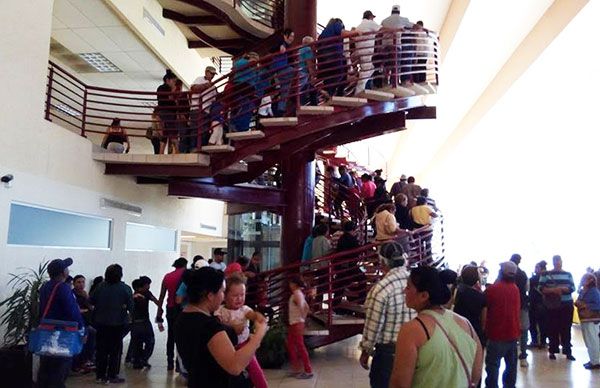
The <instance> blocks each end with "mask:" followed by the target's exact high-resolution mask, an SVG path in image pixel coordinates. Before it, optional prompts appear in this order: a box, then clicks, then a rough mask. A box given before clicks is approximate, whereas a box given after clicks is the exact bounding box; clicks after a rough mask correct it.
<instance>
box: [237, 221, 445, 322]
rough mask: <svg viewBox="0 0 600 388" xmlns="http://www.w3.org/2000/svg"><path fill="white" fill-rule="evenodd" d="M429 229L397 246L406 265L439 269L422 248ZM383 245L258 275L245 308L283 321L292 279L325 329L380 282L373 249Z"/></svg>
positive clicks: (405, 237)
mask: <svg viewBox="0 0 600 388" xmlns="http://www.w3.org/2000/svg"><path fill="white" fill-rule="evenodd" d="M433 234H434V229H433V228H431V227H429V226H426V227H423V228H419V229H416V230H413V231H406V232H403V233H401V234H400V235H399V236H398V240H399V241H400V242H401V243H402V244H403V245H404V246H405V247H406V248H407V249H408V259H407V260H408V265H409V266H413V267H414V266H418V265H435V266H438V267H439V266H442V265H443V264H444V262H443V257H438V256H435V253H433V252H432V250H431V249H428V248H427V247H428V246H429V245H430V243H429V241H430V240H431V239H432V237H433ZM382 243H383V242H377V243H371V244H365V245H363V246H361V247H359V248H356V249H353V250H349V251H344V252H339V253H333V254H330V255H327V256H323V257H320V258H316V259H313V260H309V261H304V262H297V263H294V264H290V265H287V266H284V267H280V268H277V269H273V270H270V271H266V272H262V273H260V274H259V275H258V277H257V278H254V279H252V280H250V282H249V287H248V293H247V298H246V300H247V303H248V304H249V305H254V306H257V307H258V308H260V309H262V310H268V311H269V315H270V317H271V318H272V319H282V320H285V319H287V318H286V317H285V312H286V311H287V303H288V300H289V296H290V291H289V288H288V280H289V279H290V278H291V277H292V276H295V275H297V274H300V275H302V277H303V278H304V280H305V281H306V282H307V286H308V287H307V292H306V293H307V296H308V297H309V298H308V302H309V305H310V306H311V312H312V314H313V316H315V317H316V318H317V319H319V320H321V321H322V322H323V323H325V324H326V325H328V326H330V325H331V324H332V320H333V314H334V311H333V310H334V309H337V308H348V306H361V305H362V304H363V303H364V299H365V297H366V294H367V292H368V290H369V289H370V288H371V286H372V285H373V284H374V283H375V282H377V281H378V280H379V279H380V278H381V277H382V276H383V270H382V263H381V262H380V260H379V255H378V253H377V247H378V246H379V245H381V244H382Z"/></svg>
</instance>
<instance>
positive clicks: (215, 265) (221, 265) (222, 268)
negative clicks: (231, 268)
mask: <svg viewBox="0 0 600 388" xmlns="http://www.w3.org/2000/svg"><path fill="white" fill-rule="evenodd" d="M210 266H211V267H212V268H214V269H217V270H219V271H223V272H225V268H227V264H225V263H224V262H220V263H217V262H216V261H213V262H212V263H210Z"/></svg>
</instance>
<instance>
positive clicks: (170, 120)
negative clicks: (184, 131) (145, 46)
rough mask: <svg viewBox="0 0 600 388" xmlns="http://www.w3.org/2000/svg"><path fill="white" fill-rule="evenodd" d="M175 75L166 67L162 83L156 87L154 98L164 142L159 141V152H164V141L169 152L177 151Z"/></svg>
mask: <svg viewBox="0 0 600 388" xmlns="http://www.w3.org/2000/svg"><path fill="white" fill-rule="evenodd" d="M176 82H177V76H176V75H175V74H173V72H172V71H171V70H170V69H167V71H166V73H165V75H164V77H163V83H162V85H160V86H159V87H158V88H157V89H156V99H157V101H158V116H159V117H160V121H161V122H162V127H163V136H164V137H165V143H161V149H160V153H161V154H163V153H164V152H165V146H166V145H167V143H166V142H168V143H169V153H171V151H173V153H177V151H178V149H177V122H176V121H177V96H176V95H174V94H173V92H174V91H175V83H176Z"/></svg>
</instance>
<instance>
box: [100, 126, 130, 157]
mask: <svg viewBox="0 0 600 388" xmlns="http://www.w3.org/2000/svg"><path fill="white" fill-rule="evenodd" d="M125 145H127V146H125ZM101 147H102V148H104V149H106V150H107V151H108V152H112V153H115V154H123V153H128V152H129V148H130V144H129V136H127V132H125V129H123V127H121V120H120V119H118V118H115V119H113V121H112V123H111V124H110V127H108V129H107V130H106V134H105V135H104V139H102V146H101Z"/></svg>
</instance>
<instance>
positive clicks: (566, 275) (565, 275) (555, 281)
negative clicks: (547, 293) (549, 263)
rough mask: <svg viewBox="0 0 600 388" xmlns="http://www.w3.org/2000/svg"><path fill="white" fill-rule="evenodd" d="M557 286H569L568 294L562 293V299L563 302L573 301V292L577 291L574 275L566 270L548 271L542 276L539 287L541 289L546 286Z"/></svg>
mask: <svg viewBox="0 0 600 388" xmlns="http://www.w3.org/2000/svg"><path fill="white" fill-rule="evenodd" d="M544 287H547V288H556V287H567V288H568V289H569V293H568V294H562V295H561V296H560V301H561V302H562V303H573V297H572V296H571V293H573V292H575V283H574V282H573V275H571V273H570V272H566V271H562V270H560V271H557V270H552V271H547V272H544V273H543V274H542V276H541V277H540V283H539V286H538V288H539V289H540V291H541V290H542V289H543V288H544Z"/></svg>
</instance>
